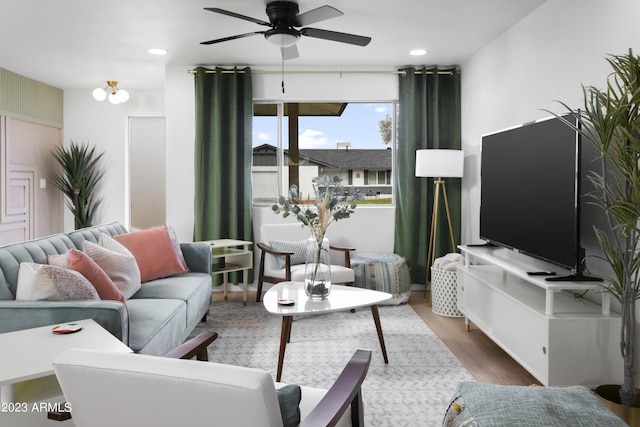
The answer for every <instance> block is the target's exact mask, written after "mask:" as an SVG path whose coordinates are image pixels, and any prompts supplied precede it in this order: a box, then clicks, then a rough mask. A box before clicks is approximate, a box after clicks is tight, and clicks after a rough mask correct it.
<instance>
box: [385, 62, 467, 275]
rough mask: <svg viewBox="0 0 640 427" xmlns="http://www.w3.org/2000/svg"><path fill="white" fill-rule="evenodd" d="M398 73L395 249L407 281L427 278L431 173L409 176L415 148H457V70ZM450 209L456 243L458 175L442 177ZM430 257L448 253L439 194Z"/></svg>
mask: <svg viewBox="0 0 640 427" xmlns="http://www.w3.org/2000/svg"><path fill="white" fill-rule="evenodd" d="M400 71H403V72H404V73H401V74H400V77H399V79H400V85H399V91H400V105H399V113H398V149H397V156H398V165H399V166H398V174H397V177H398V179H397V190H396V194H397V198H396V224H395V230H396V232H395V241H394V247H395V252H396V253H397V254H399V255H401V256H403V257H405V259H406V261H407V264H408V266H409V268H410V271H411V280H412V283H425V282H426V281H427V277H428V268H429V267H430V266H427V253H428V249H429V232H430V230H431V214H432V209H433V202H434V200H433V199H434V189H435V187H434V183H433V179H432V178H418V177H416V176H415V164H416V150H419V149H425V148H452V149H460V148H461V137H460V70H459V69H458V68H457V67H453V68H446V69H444V68H440V69H439V68H437V67H434V68H428V69H426V68H422V69H415V68H406V69H403V70H400ZM443 179H445V180H446V190H447V196H448V201H449V209H450V211H451V223H452V225H453V233H454V239H455V242H456V245H457V244H458V243H459V242H460V193H461V180H460V179H459V178H443ZM440 200H441V202H440V206H441V207H442V209H441V211H440V212H439V213H438V224H437V235H438V239H437V247H436V252H435V257H436V258H438V257H440V256H443V255H445V254H447V253H449V252H451V239H450V237H449V227H448V226H447V220H446V213H445V211H444V206H443V204H442V199H440Z"/></svg>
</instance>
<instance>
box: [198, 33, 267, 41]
mask: <svg viewBox="0 0 640 427" xmlns="http://www.w3.org/2000/svg"><path fill="white" fill-rule="evenodd" d="M264 33H265V32H264V31H254V32H253V33H244V34H238V35H237V36H230V37H223V38H221V39H215V40H209V41H206V42H200V44H215V43H222V42H228V41H229V40H235V39H242V38H245V37H250V36H255V35H256V34H264Z"/></svg>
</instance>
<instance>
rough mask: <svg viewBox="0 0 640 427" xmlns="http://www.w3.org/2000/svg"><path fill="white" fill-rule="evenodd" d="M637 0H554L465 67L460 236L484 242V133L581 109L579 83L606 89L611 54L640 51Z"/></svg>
mask: <svg viewBox="0 0 640 427" xmlns="http://www.w3.org/2000/svg"><path fill="white" fill-rule="evenodd" d="M638 16H640V3H639V2H636V1H634V0H612V1H607V2H602V1H599V0H548V1H547V2H546V3H544V4H543V5H542V6H540V7H539V8H538V9H537V10H535V11H534V12H533V13H532V14H531V15H529V16H528V17H526V18H525V19H524V20H523V21H521V22H520V23H518V24H517V25H515V26H514V27H512V28H511V29H510V30H509V31H507V32H506V33H504V34H503V35H502V36H501V37H499V38H498V39H496V40H495V41H494V42H492V43H491V44H489V45H488V46H486V47H485V48H484V49H483V50H481V51H480V52H478V53H477V54H476V55H474V56H473V57H472V58H471V59H470V60H468V61H466V62H465V63H463V64H461V68H462V145H463V149H464V151H465V157H466V160H465V177H464V179H463V197H462V200H463V204H462V239H461V240H462V242H463V243H474V242H478V241H479V240H478V239H479V237H478V236H479V205H480V188H479V179H480V178H479V176H480V175H479V174H480V167H479V160H480V159H479V157H480V156H479V155H480V143H481V136H482V135H483V134H485V133H488V132H492V131H496V130H500V129H504V128H507V127H510V126H513V125H517V124H520V123H524V122H529V121H532V120H535V119H538V118H541V117H546V116H549V115H550V114H549V113H547V112H545V111H543V110H545V109H547V110H551V111H554V112H562V111H564V109H563V108H562V106H561V105H560V104H558V103H557V102H556V101H557V100H561V101H563V102H565V103H567V104H569V105H571V106H573V107H575V108H577V107H580V105H581V102H582V101H581V100H582V89H581V84H585V85H593V86H597V87H604V85H605V84H606V80H605V79H606V76H607V75H608V74H609V73H610V67H609V65H608V64H607V62H606V60H605V59H604V57H605V56H606V55H607V54H624V53H626V52H627V51H628V49H629V48H630V47H631V48H634V51H636V52H640V38H638V32H637V17H638Z"/></svg>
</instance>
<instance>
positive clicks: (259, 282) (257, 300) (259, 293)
mask: <svg viewBox="0 0 640 427" xmlns="http://www.w3.org/2000/svg"><path fill="white" fill-rule="evenodd" d="M261 299H262V280H258V292H256V302H260V300H261Z"/></svg>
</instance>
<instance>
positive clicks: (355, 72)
mask: <svg viewBox="0 0 640 427" xmlns="http://www.w3.org/2000/svg"><path fill="white" fill-rule="evenodd" d="M187 72H188V73H189V74H195V73H196V70H189V71H187ZM236 72H237V73H244V71H243V70H222V74H231V73H236ZM454 72H456V73H460V70H459V69H457V68H456V69H455V70H446V71H444V70H442V71H438V72H437V73H438V75H447V76H451V75H453V74H454ZM205 73H206V74H213V73H215V70H206V71H205ZM251 73H252V74H282V73H283V71H281V70H251ZM284 74H340V75H341V76H342V75H343V74H399V75H403V76H406V75H407V73H406V71H401V70H397V71H371V70H363V71H352V70H347V71H342V70H297V71H296V70H290V71H284ZM415 74H422V71H418V70H416V71H415ZM426 74H434V72H433V71H426Z"/></svg>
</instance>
